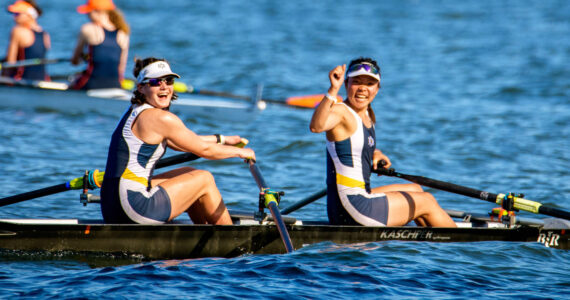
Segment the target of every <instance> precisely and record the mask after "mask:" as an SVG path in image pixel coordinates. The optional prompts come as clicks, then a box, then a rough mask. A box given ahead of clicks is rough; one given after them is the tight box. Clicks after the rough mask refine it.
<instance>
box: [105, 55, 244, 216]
mask: <svg viewBox="0 0 570 300" xmlns="http://www.w3.org/2000/svg"><path fill="white" fill-rule="evenodd" d="M134 75H135V77H136V78H137V87H136V90H135V91H134V94H133V97H132V99H131V103H132V105H131V107H130V108H129V110H127V112H126V113H125V114H124V115H123V117H122V118H121V120H120V121H119V125H118V126H117V128H116V129H115V131H114V133H113V136H112V137H111V143H110V145H109V154H108V157H107V166H106V169H105V177H104V180H103V186H102V187H101V211H102V213H103V219H104V220H105V222H107V223H140V224H160V223H165V222H168V221H171V220H172V219H174V218H175V217H177V216H178V215H180V214H182V213H184V212H186V213H188V215H189V216H190V218H191V219H192V221H193V222H194V223H197V224H222V225H223V224H232V220H231V218H230V215H229V213H228V210H227V209H226V206H225V205H224V202H223V201H222V196H221V194H220V192H219V190H218V188H217V187H216V182H215V181H214V177H213V176H212V174H211V173H210V172H208V171H204V170H198V169H194V168H191V167H181V168H178V169H174V170H171V171H168V172H165V173H162V174H158V175H153V171H154V167H155V165H156V163H157V161H158V160H159V159H160V157H162V155H163V154H164V153H165V151H166V148H167V147H168V148H171V149H174V150H176V151H183V152H191V153H194V154H196V155H198V156H200V157H203V158H207V159H225V158H230V157H239V158H243V159H246V158H253V159H255V153H254V152H253V150H251V149H248V148H244V149H242V148H238V147H233V146H232V145H236V144H238V143H240V142H241V140H242V139H241V137H240V136H236V135H234V136H225V137H224V136H222V135H208V136H199V135H197V134H196V133H194V132H193V131H192V130H190V129H188V128H187V127H186V126H185V125H184V123H183V122H182V120H180V118H178V117H177V116H176V115H174V114H173V113H171V112H170V111H169V107H170V102H171V101H172V100H174V99H176V94H175V93H174V88H173V84H174V80H175V78H180V76H178V74H176V73H174V72H172V70H171V69H170V66H169V64H168V63H167V62H166V61H165V60H162V59H156V58H152V57H151V58H147V59H144V60H137V61H136V65H135V71H134Z"/></svg>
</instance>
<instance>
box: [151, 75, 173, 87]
mask: <svg viewBox="0 0 570 300" xmlns="http://www.w3.org/2000/svg"><path fill="white" fill-rule="evenodd" d="M163 82H164V83H166V85H173V84H174V77H164V78H149V79H148V80H147V81H145V82H143V83H144V84H148V85H149V86H160V84H161V83H163Z"/></svg>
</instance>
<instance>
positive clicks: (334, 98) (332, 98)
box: [325, 92, 338, 103]
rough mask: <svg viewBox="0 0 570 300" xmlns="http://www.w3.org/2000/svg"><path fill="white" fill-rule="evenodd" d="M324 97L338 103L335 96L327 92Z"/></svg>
mask: <svg viewBox="0 0 570 300" xmlns="http://www.w3.org/2000/svg"><path fill="white" fill-rule="evenodd" d="M325 98H327V99H329V100H331V101H332V102H334V103H338V99H337V98H336V97H333V96H331V94H329V93H328V92H327V93H326V94H325Z"/></svg>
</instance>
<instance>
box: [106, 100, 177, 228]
mask: <svg viewBox="0 0 570 300" xmlns="http://www.w3.org/2000/svg"><path fill="white" fill-rule="evenodd" d="M149 108H152V106H151V105H149V104H143V105H132V106H131V108H130V109H128V110H127V112H125V114H124V115H123V117H122V118H121V121H120V122H119V125H118V126H117V128H116V129H115V132H113V136H112V138H111V144H110V146H109V154H108V157H107V166H106V169H105V177H104V179H103V186H102V187H101V212H102V213H103V219H104V220H105V222H106V223H139V224H162V223H164V222H166V221H168V218H170V212H171V204H170V198H169V197H168V194H167V193H166V190H165V189H164V188H162V187H161V186H156V187H154V188H151V186H150V180H151V178H152V173H153V171H154V166H155V165H156V162H157V161H158V160H159V159H160V158H161V157H162V155H163V154H164V153H165V152H166V141H163V142H162V143H160V144H157V145H151V144H147V143H145V142H143V141H142V140H140V139H139V138H137V137H136V136H135V135H134V133H133V131H132V125H133V122H134V121H135V120H136V118H137V117H138V116H139V114H140V113H141V112H143V111H144V110H145V109H149Z"/></svg>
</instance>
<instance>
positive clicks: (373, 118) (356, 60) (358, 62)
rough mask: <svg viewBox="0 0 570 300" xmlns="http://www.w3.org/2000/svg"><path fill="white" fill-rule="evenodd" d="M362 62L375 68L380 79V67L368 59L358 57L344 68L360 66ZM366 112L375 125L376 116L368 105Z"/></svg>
mask: <svg viewBox="0 0 570 300" xmlns="http://www.w3.org/2000/svg"><path fill="white" fill-rule="evenodd" d="M363 62H366V63H369V64H371V65H373V66H374V67H376V68H377V69H378V75H379V76H380V78H382V74H381V72H380V66H378V63H377V62H376V61H375V60H373V59H372V58H370V57H359V58H357V59H353V60H351V61H350V63H349V64H348V67H346V69H347V70H348V69H350V67H352V66H353V65H356V64H360V63H363ZM347 81H348V77H347V78H346V79H345V82H347ZM378 88H380V81H379V82H378ZM367 111H368V116H369V117H370V119H371V120H372V123H376V114H374V110H373V109H372V106H371V105H370V104H368V108H367Z"/></svg>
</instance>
